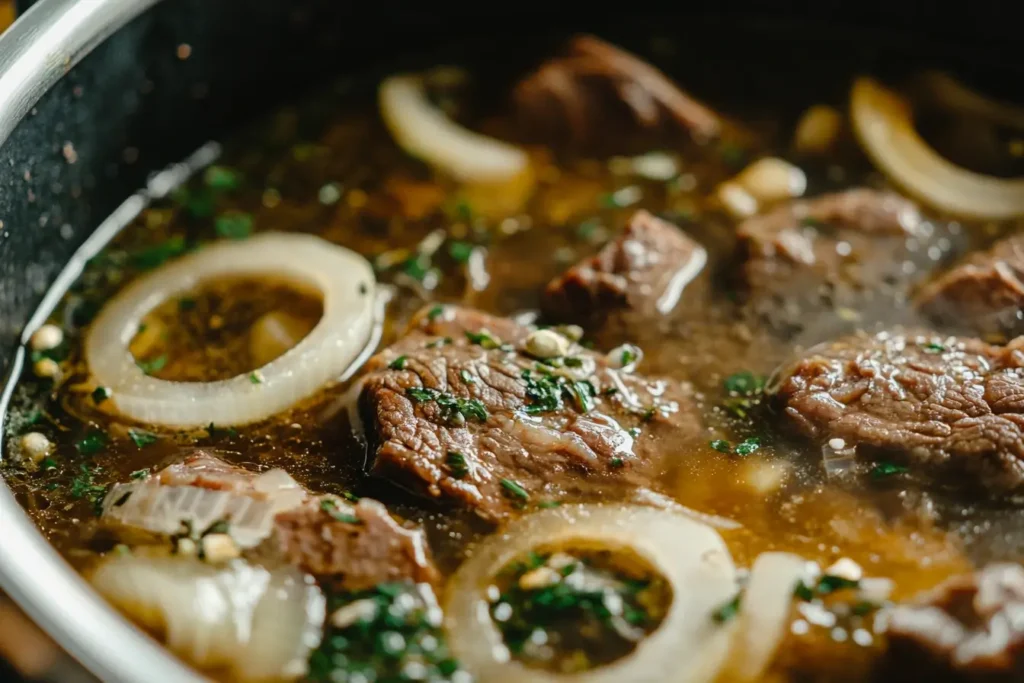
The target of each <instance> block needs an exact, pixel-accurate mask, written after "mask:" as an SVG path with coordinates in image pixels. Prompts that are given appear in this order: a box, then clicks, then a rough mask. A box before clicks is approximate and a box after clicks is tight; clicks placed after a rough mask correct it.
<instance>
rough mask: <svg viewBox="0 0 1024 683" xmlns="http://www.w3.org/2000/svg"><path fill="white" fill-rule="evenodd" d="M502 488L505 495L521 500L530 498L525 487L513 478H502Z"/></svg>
mask: <svg viewBox="0 0 1024 683" xmlns="http://www.w3.org/2000/svg"><path fill="white" fill-rule="evenodd" d="M501 488H502V489H504V490H505V495H507V496H509V497H510V498H515V499H517V500H520V501H527V500H530V494H529V493H528V492H527V490H526V489H524V488H523V487H522V486H521V485H520V484H519V483H518V482H516V481H513V480H512V479H502V480H501Z"/></svg>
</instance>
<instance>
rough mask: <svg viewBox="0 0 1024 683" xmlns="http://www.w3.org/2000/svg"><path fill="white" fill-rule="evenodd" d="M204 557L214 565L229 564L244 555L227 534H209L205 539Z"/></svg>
mask: <svg viewBox="0 0 1024 683" xmlns="http://www.w3.org/2000/svg"><path fill="white" fill-rule="evenodd" d="M202 543H203V557H204V558H205V559H206V561H207V562H212V563H214V564H216V563H218V562H227V561H228V560H233V559H235V558H236V557H240V556H241V554H242V551H241V549H240V548H239V547H238V545H237V544H236V543H235V542H234V541H233V540H232V539H231V537H230V536H228V535H227V534H207V535H206V536H204V537H203V540H202Z"/></svg>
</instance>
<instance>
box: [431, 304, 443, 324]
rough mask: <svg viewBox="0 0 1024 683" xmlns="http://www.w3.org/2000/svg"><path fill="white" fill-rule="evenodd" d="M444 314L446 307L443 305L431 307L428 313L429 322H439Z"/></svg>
mask: <svg viewBox="0 0 1024 683" xmlns="http://www.w3.org/2000/svg"><path fill="white" fill-rule="evenodd" d="M442 313H444V306H442V305H441V304H435V305H433V306H431V307H430V310H429V311H427V320H430V321H434V320H437V319H438V318H439V317H440V316H441V314H442Z"/></svg>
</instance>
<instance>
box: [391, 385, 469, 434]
mask: <svg viewBox="0 0 1024 683" xmlns="http://www.w3.org/2000/svg"><path fill="white" fill-rule="evenodd" d="M405 395H406V396H408V397H409V399H410V400H412V401H413V402H415V403H427V402H430V401H433V402H434V403H436V404H437V406H438V407H439V408H440V409H441V415H442V417H443V419H444V420H445V421H446V422H449V423H452V424H455V425H461V424H464V423H465V422H466V420H469V419H474V420H478V421H480V422H484V421H485V420H487V407H486V406H485V405H484V404H483V402H481V401H480V400H479V399H476V398H459V397H457V396H452V395H451V394H445V393H443V392H440V391H438V390H436V389H430V388H428V387H409V388H407V389H406V390H405Z"/></svg>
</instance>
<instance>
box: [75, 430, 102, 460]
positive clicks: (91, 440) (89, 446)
mask: <svg viewBox="0 0 1024 683" xmlns="http://www.w3.org/2000/svg"><path fill="white" fill-rule="evenodd" d="M106 445H107V435H106V434H104V433H103V432H97V431H92V432H89V433H88V434H86V435H85V436H84V437H82V438H81V439H79V440H78V442H77V443H76V444H75V449H76V450H77V451H78V452H79V453H80V454H81V455H85V456H89V455H96V454H97V453H99V452H100V451H102V450H103V447H104V446H106Z"/></svg>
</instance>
